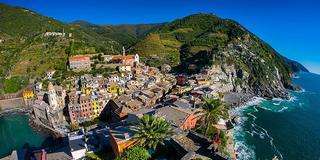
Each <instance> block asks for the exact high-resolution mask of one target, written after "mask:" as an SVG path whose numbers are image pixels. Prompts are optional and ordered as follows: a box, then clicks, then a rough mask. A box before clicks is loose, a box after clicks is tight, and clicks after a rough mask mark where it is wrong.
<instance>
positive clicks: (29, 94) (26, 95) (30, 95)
mask: <svg viewBox="0 0 320 160" xmlns="http://www.w3.org/2000/svg"><path fill="white" fill-rule="evenodd" d="M22 97H23V99H24V100H29V99H32V98H33V97H34V93H33V91H32V90H29V89H27V90H24V91H23V92H22Z"/></svg>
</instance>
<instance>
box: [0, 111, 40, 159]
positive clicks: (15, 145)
mask: <svg viewBox="0 0 320 160" xmlns="http://www.w3.org/2000/svg"><path fill="white" fill-rule="evenodd" d="M45 138H46V137H45V136H44V135H41V134H39V133H37V132H35V131H34V130H32V128H31V127H30V126H29V125H28V116H27V115H9V116H3V117H0V158H1V157H4V156H6V155H8V154H10V153H11V152H12V150H14V149H19V148H21V147H23V146H24V145H25V144H26V143H28V144H29V145H30V146H32V147H39V146H41V145H42V143H43V142H44V140H45Z"/></svg>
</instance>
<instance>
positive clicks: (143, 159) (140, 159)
mask: <svg viewBox="0 0 320 160" xmlns="http://www.w3.org/2000/svg"><path fill="white" fill-rule="evenodd" d="M150 157H151V156H150V154H149V152H148V151H147V150H146V149H145V148H143V147H133V148H130V149H129V150H126V151H125V152H124V154H123V155H122V156H121V157H117V158H116V159H117V160H147V159H149V158H150Z"/></svg>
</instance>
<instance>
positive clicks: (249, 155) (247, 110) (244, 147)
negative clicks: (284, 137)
mask: <svg viewBox="0 0 320 160" xmlns="http://www.w3.org/2000/svg"><path fill="white" fill-rule="evenodd" d="M276 100H277V101H284V100H283V99H276ZM262 101H264V99H263V98H255V99H254V100H253V101H251V102H250V103H248V105H247V106H246V107H243V108H241V110H238V114H240V115H242V116H241V118H240V120H241V121H240V122H241V123H240V125H239V126H236V127H235V129H234V141H235V149H236V151H237V153H238V159H239V160H249V159H250V160H251V159H256V155H255V153H254V146H250V145H248V144H247V143H246V138H245V137H246V136H250V137H255V136H257V137H259V138H260V139H262V140H265V141H266V143H269V145H270V146H271V148H272V149H273V152H274V156H277V157H278V158H279V159H281V160H282V159H283V156H282V154H281V152H280V151H279V150H278V148H277V147H276V146H275V144H274V143H273V137H272V136H271V135H270V134H269V133H268V131H267V130H266V129H265V128H263V127H262V126H259V125H258V124H256V123H255V121H256V119H257V118H258V117H257V116H256V115H255V113H257V112H259V110H258V108H262V109H265V110H271V109H270V108H267V107H263V106H262V105H258V104H260V103H261V102H262ZM286 109H288V107H283V108H281V109H280V110H277V112H283V111H285V110H286ZM273 111H276V110H273ZM244 120H245V121H244ZM244 125H249V128H247V127H246V128H245V127H244Z"/></svg>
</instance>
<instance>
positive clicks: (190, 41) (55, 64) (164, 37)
mask: <svg viewBox="0 0 320 160" xmlns="http://www.w3.org/2000/svg"><path fill="white" fill-rule="evenodd" d="M46 32H63V33H65V34H66V36H64V37H61V36H48V37H46V36H44V33H46ZM122 46H125V48H127V49H129V51H130V52H132V53H138V54H139V55H140V57H141V59H142V61H144V62H145V63H147V64H148V65H151V66H155V67H159V66H161V65H162V64H170V65H171V66H173V68H174V69H175V71H179V72H187V73H191V72H193V73H196V71H199V70H200V69H202V68H203V67H210V66H211V65H212V64H220V65H224V64H233V65H235V66H236V68H237V69H238V70H241V72H244V73H247V74H248V75H250V76H249V77H247V79H243V80H242V81H245V82H246V83H248V85H250V86H264V85H274V84H276V83H275V82H274V80H275V79H279V78H280V80H281V81H282V82H283V84H284V86H286V87H290V86H291V85H290V76H289V75H290V73H291V72H292V71H295V72H296V71H299V70H302V71H307V70H306V69H305V68H304V67H303V66H302V65H301V64H299V63H297V62H295V61H291V60H289V59H287V58H285V57H283V56H281V55H280V54H279V53H277V52H276V51H275V50H274V49H273V48H271V47H270V46H269V45H268V44H266V43H264V42H263V41H262V40H260V39H259V38H258V37H256V36H255V35H253V34H252V33H250V32H249V31H247V30H246V29H245V28H244V27H242V26H241V25H239V24H238V23H237V22H235V21H232V20H227V19H221V18H219V17H217V16H214V15H211V14H195V15H190V16H187V17H185V18H182V19H177V20H175V21H173V22H170V23H164V24H138V25H95V24H91V23H88V22H85V21H76V22H73V23H70V24H66V23H62V22H60V21H58V20H55V19H53V18H50V17H46V16H42V15H40V14H38V13H36V12H34V11H31V10H28V9H24V8H20V7H11V6H8V5H5V4H0V93H4V92H14V91H15V90H17V89H19V88H15V89H10V88H9V89H8V88H6V87H8V86H10V85H8V84H12V83H19V84H26V83H25V82H26V81H28V80H32V79H35V78H39V77H42V76H44V73H45V71H46V70H48V69H56V70H58V71H60V73H64V72H65V71H66V68H67V66H66V64H67V59H68V57H69V56H70V55H75V54H94V53H104V54H117V53H119V52H121V49H122ZM191 65H194V66H197V68H196V70H193V71H190V70H189V69H188V68H189V67H190V66H191ZM278 73H279V74H278ZM239 81H240V80H239ZM6 84H7V85H6ZM18 86H20V85H18ZM21 86H23V85H21Z"/></svg>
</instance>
